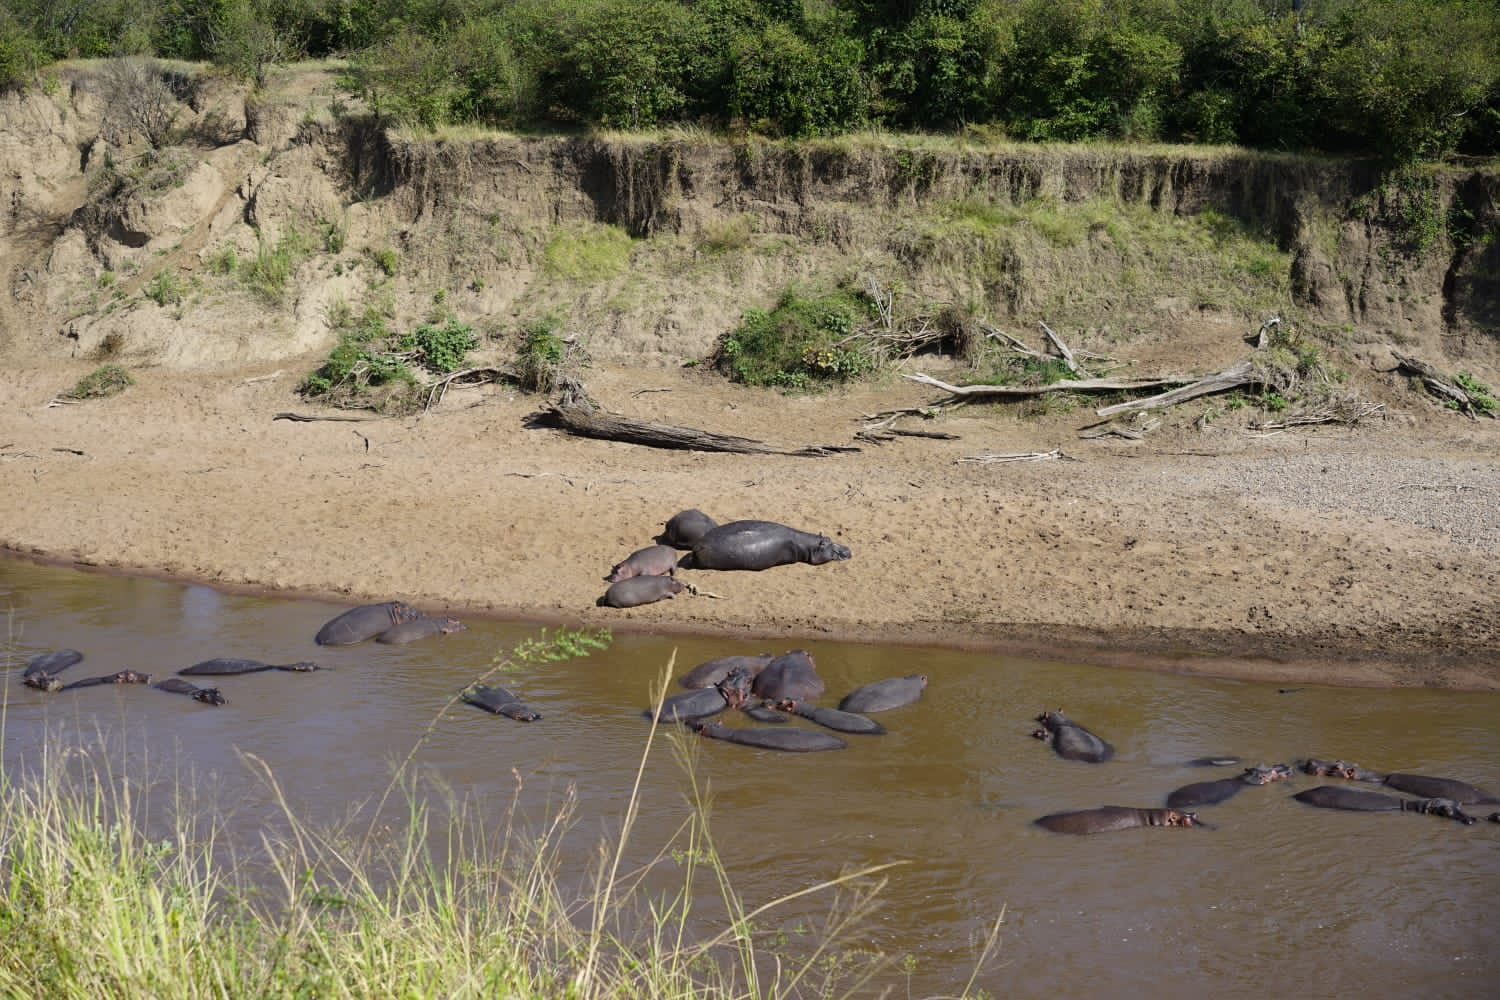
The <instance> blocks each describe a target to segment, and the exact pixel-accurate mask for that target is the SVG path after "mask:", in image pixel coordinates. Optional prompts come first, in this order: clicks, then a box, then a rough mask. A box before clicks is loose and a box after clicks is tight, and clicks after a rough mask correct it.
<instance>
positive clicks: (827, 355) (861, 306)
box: [714, 288, 879, 389]
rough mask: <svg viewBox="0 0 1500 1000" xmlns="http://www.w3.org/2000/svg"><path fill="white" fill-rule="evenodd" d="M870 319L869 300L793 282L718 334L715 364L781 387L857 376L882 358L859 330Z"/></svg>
mask: <svg viewBox="0 0 1500 1000" xmlns="http://www.w3.org/2000/svg"><path fill="white" fill-rule="evenodd" d="M869 319H870V306H869V304H868V301H867V300H865V299H863V298H861V297H859V296H856V295H854V294H851V293H849V292H844V291H837V292H831V293H826V294H820V295H804V294H802V293H801V292H799V291H797V290H795V289H791V288H789V289H787V290H786V291H785V292H783V293H782V296H781V298H780V300H779V301H778V302H777V303H776V306H775V307H774V308H772V309H770V310H764V309H747V310H745V312H744V313H743V314H742V315H741V318H740V325H739V326H738V327H736V328H735V329H734V330H732V331H731V332H729V333H728V334H725V335H724V336H723V337H722V338H720V341H719V344H718V348H717V350H716V352H715V358H714V364H715V366H716V367H717V368H718V369H719V370H720V371H723V372H724V373H725V374H727V375H728V376H729V377H730V378H731V379H733V380H734V381H736V382H743V383H744V384H746V385H758V386H775V387H778V388H783V389H808V388H811V387H812V386H813V385H815V384H817V383H820V382H821V383H827V382H843V381H848V380H850V379H854V378H859V377H861V376H863V375H867V374H869V373H870V372H872V371H874V370H875V368H876V367H877V364H878V360H879V359H878V358H877V356H876V354H875V351H874V350H873V348H872V347H871V346H870V344H869V343H868V342H867V341H866V340H865V339H864V338H862V337H861V336H860V335H859V331H858V325H859V324H860V322H861V321H868V320H869Z"/></svg>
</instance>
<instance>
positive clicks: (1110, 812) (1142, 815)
mask: <svg viewBox="0 0 1500 1000" xmlns="http://www.w3.org/2000/svg"><path fill="white" fill-rule="evenodd" d="M1036 825H1037V826H1040V827H1042V828H1043V829H1047V830H1051V831H1052V832H1053V833H1110V832H1112V831H1114V830H1130V829H1133V828H1135V827H1138V826H1207V825H1208V824H1207V823H1205V822H1203V821H1202V820H1201V819H1199V818H1198V816H1197V814H1196V813H1190V812H1181V811H1179V810H1177V809H1133V808H1131V807H1129V806H1100V807H1099V808H1097V809H1078V810H1075V811H1073V812H1061V813H1053V814H1051V815H1050V816H1043V817H1042V818H1041V819H1039V820H1037V821H1036Z"/></svg>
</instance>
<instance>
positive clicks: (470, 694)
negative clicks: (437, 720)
mask: <svg viewBox="0 0 1500 1000" xmlns="http://www.w3.org/2000/svg"><path fill="white" fill-rule="evenodd" d="M459 697H460V698H462V699H463V700H464V701H466V702H468V703H469V704H470V705H474V706H476V707H478V708H482V709H484V710H485V711H486V712H493V713H494V714H496V715H503V716H505V717H506V718H507V719H515V720H516V721H517V722H535V721H536V720H537V719H540V718H541V717H542V715H541V713H540V712H536V711H533V710H532V709H531V708H530V707H528V706H527V705H526V704H524V703H523V702H522V701H521V699H520V698H518V697H516V696H515V695H514V694H511V693H510V692H509V691H507V690H506V689H505V688H503V687H496V686H494V685H490V684H470V685H469V686H468V687H466V688H464V689H463V691H461V692H460V693H459Z"/></svg>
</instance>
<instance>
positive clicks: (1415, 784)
mask: <svg viewBox="0 0 1500 1000" xmlns="http://www.w3.org/2000/svg"><path fill="white" fill-rule="evenodd" d="M1299 766H1300V767H1301V768H1302V770H1303V771H1304V772H1305V773H1307V774H1315V775H1318V776H1320V777H1330V776H1331V777H1336V778H1346V779H1348V780H1350V781H1367V782H1369V783H1371V784H1375V785H1384V786H1385V787H1387V788H1394V789H1395V790H1396V791H1398V792H1406V793H1408V794H1410V795H1420V796H1421V797H1422V798H1427V799H1452V800H1453V801H1454V802H1457V803H1459V804H1460V805H1489V804H1491V803H1495V802H1500V796H1497V795H1495V793H1494V792H1487V791H1485V790H1484V789H1483V788H1476V787H1475V786H1473V785H1471V784H1469V783H1468V782H1467V781H1458V780H1455V779H1453V778H1434V777H1431V776H1429V775H1426V774H1400V773H1396V774H1382V773H1381V772H1379V771H1371V770H1369V769H1368V768H1363V767H1360V766H1359V765H1358V764H1350V763H1348V762H1347V761H1342V760H1314V759H1308V760H1304V761H1302V762H1301V763H1300V765H1299Z"/></svg>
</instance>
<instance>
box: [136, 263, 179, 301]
mask: <svg viewBox="0 0 1500 1000" xmlns="http://www.w3.org/2000/svg"><path fill="white" fill-rule="evenodd" d="M145 294H146V298H148V299H150V300H151V301H152V302H155V303H156V304H157V305H159V306H163V307H165V306H170V305H176V304H177V303H179V302H181V301H182V283H181V282H180V281H178V279H177V272H176V271H173V270H171V269H168V270H164V271H157V272H156V274H155V275H154V276H153V277H152V278H151V280H150V281H149V282H147V283H146V291H145Z"/></svg>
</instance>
